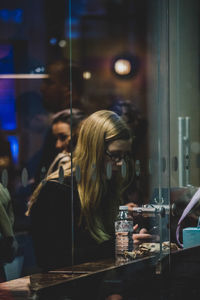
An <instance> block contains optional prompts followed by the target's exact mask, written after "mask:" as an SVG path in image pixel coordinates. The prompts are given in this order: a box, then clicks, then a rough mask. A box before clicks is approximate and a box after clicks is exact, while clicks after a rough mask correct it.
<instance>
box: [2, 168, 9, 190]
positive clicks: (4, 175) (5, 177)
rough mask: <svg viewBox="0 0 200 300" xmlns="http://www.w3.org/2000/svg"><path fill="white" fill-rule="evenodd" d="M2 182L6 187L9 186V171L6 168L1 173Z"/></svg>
mask: <svg viewBox="0 0 200 300" xmlns="http://www.w3.org/2000/svg"><path fill="white" fill-rule="evenodd" d="M1 182H2V184H3V186H4V187H5V188H7V186H8V171H7V169H4V170H3V171H2V174H1Z"/></svg>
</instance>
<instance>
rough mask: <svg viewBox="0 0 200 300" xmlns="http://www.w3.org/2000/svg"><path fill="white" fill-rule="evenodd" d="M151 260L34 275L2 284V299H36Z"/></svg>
mask: <svg viewBox="0 0 200 300" xmlns="http://www.w3.org/2000/svg"><path fill="white" fill-rule="evenodd" d="M151 260H152V258H150V257H147V258H143V259H137V260H135V261H131V262H128V263H125V264H124V263H123V264H121V265H116V263H115V261H114V260H102V261H96V262H88V263H84V264H81V265H75V266H73V267H66V268H62V269H58V270H53V271H49V272H48V273H38V274H33V275H30V276H26V277H22V278H19V279H15V280H10V281H6V282H3V283H0V299H1V300H4V299H5V300H31V299H36V297H35V295H37V294H38V295H39V294H40V293H41V292H43V291H44V290H46V291H47V290H51V289H52V288H55V287H56V288H57V289H59V287H60V288H63V286H65V285H66V284H67V283H70V282H72V281H74V280H77V279H78V280H80V279H83V278H86V277H91V276H92V275H93V276H94V275H98V274H100V273H103V272H107V271H110V270H113V269H118V268H123V267H125V266H128V265H132V264H137V265H138V264H140V263H142V264H145V263H147V261H148V262H150V264H152V261H151ZM37 299H38V298H37ZM39 299H40V298H39ZM42 299H43V298H42ZM45 299H46V298H45Z"/></svg>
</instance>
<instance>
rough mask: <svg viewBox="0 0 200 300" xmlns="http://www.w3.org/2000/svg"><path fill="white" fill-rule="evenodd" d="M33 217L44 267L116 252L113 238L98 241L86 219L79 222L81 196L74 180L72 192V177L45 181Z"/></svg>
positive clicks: (33, 231)
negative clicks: (60, 180)
mask: <svg viewBox="0 0 200 300" xmlns="http://www.w3.org/2000/svg"><path fill="white" fill-rule="evenodd" d="M72 195H73V205H72V200H71V199H72ZM72 215H73V217H72ZM30 217H31V234H32V238H33V243H34V248H35V254H36V259H37V263H38V265H39V266H40V267H42V268H43V269H52V268H59V267H64V266H69V265H71V264H72V263H74V264H80V263H84V262H89V261H94V260H97V259H103V258H109V257H112V256H114V239H111V240H109V241H106V242H103V243H101V244H98V243H97V242H96V241H95V240H94V239H93V238H92V237H91V235H90V233H89V232H88V230H87V229H86V226H85V225H84V224H83V223H82V224H81V225H80V226H79V218H80V199H79V195H78V190H77V187H76V184H75V183H74V189H73V193H72V190H71V184H70V178H68V180H66V182H65V183H63V184H60V183H59V182H57V181H56V180H55V181H54V180H53V181H48V182H46V183H45V184H44V186H43V187H42V189H41V191H40V194H39V196H38V199H37V201H36V202H35V203H34V204H33V206H32V209H31V213H30ZM72 224H73V225H72ZM72 243H74V252H72V248H73V247H72Z"/></svg>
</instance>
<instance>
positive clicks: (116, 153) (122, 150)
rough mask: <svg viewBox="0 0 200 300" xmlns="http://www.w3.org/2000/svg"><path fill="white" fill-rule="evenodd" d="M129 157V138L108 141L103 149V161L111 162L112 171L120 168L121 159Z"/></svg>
mask: <svg viewBox="0 0 200 300" xmlns="http://www.w3.org/2000/svg"><path fill="white" fill-rule="evenodd" d="M128 158H131V140H116V141H113V142H110V143H109V144H108V146H107V148H106V151H105V163H106V164H107V163H111V166H112V171H114V172H116V171H119V170H120V169H121V166H122V162H123V159H124V160H126V159H128Z"/></svg>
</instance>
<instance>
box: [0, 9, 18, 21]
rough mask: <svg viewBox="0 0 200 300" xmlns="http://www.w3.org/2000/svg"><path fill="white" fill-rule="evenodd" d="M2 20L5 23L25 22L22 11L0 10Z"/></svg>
mask: <svg viewBox="0 0 200 300" xmlns="http://www.w3.org/2000/svg"><path fill="white" fill-rule="evenodd" d="M0 20H1V21H2V22H4V23H17V24H20V23H22V21H23V10H22V9H13V10H12V9H0Z"/></svg>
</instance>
